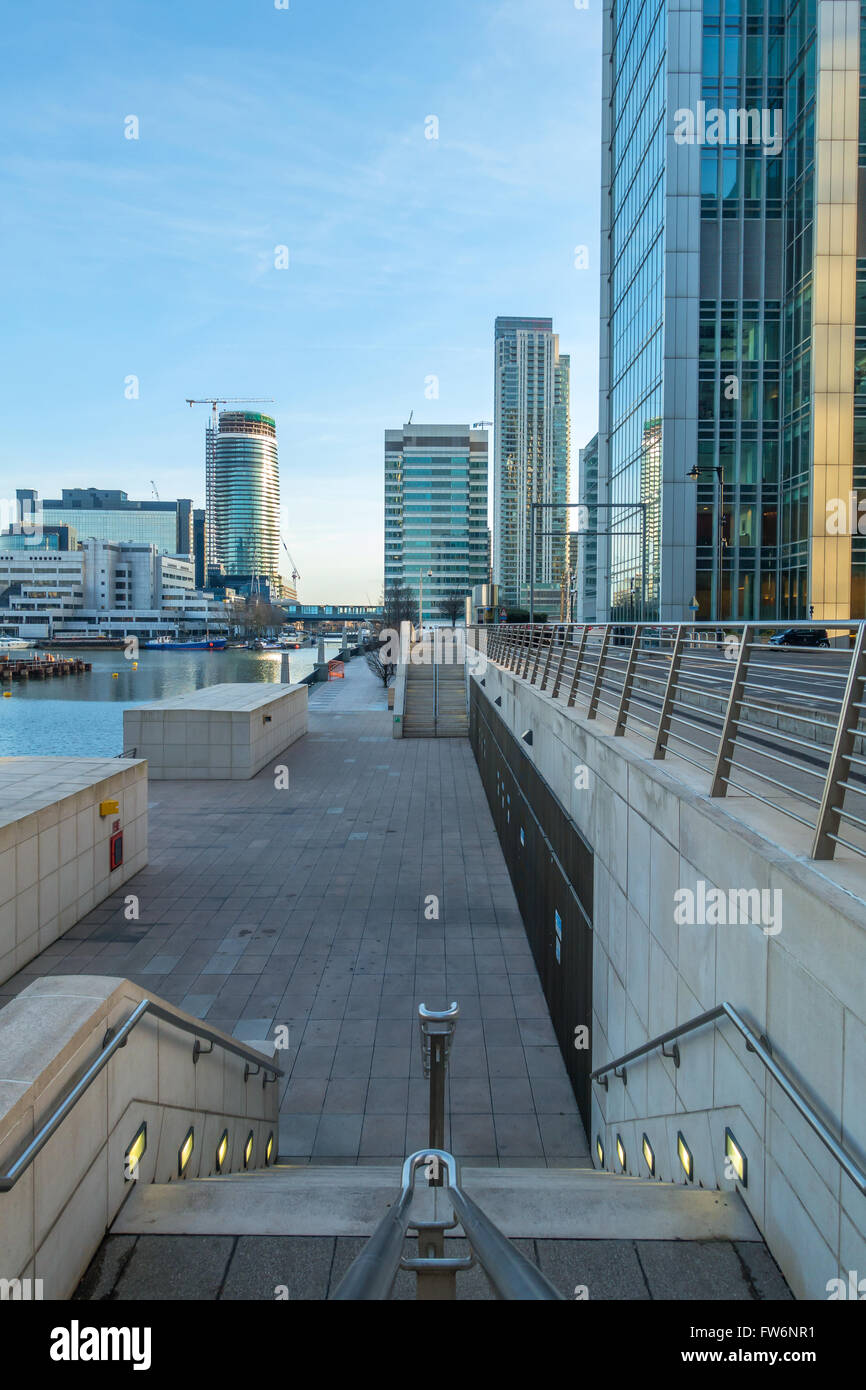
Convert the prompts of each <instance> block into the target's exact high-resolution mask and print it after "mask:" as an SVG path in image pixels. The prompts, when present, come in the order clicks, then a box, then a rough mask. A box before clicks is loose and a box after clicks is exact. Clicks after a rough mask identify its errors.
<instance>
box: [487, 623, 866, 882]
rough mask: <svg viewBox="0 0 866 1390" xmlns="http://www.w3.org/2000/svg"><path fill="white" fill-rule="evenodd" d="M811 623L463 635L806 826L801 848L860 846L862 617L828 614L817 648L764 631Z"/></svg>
mask: <svg viewBox="0 0 866 1390" xmlns="http://www.w3.org/2000/svg"><path fill="white" fill-rule="evenodd" d="M814 626H815V625H814V624H811V623H801V624H796V623H794V624H792V623H787V624H786V623H724V624H723V625H722V624H718V623H606V624H600V625H599V624H582V623H544V624H535V625H534V626H530V625H529V624H497V625H496V626H493V625H491V626H490V627H488V628H477V629H475V630H474V633H473V637H474V642H475V645H476V646H477V647H478V648H479V649H480V650H481V651H482V652H483V653H484V655H485V656H486V659H487V660H488V661H491V662H493V663H494V664H496V665H498V666H500V667H502V668H503V669H504V670H506V671H509V672H510V673H511V674H512V675H514V676H517V677H519V678H520V679H522V680H525V681H527V682H528V683H529V685H530V686H532V687H534V688H536V689H538V690H539V691H541V692H543V693H544V694H546V695H548V696H550V698H551V699H553V700H554V701H557V702H559V703H562V704H563V705H564V706H565V707H566V708H568V709H574V710H575V711H576V712H578V713H580V714H582V715H583V716H584V717H585V718H587V719H592V720H606V721H607V722H608V725H609V728H610V731H611V732H612V733H613V734H614V736H617V737H621V736H622V735H624V734H628V735H629V736H631V737H635V738H638V739H640V740H642V741H643V742H644V743H645V744H646V745H647V747H648V749H649V750H650V751H649V756H650V757H652V758H653V759H655V760H670V759H679V760H682V761H684V762H686V763H688V764H690V765H691V766H692V767H694V768H697V769H698V770H699V771H700V772H701V773H704V774H706V776H707V791H708V793H709V795H710V796H712V797H724V796H727V795H729V794H730V793H731V792H735V793H739V794H741V795H744V796H746V797H748V798H750V799H753V800H756V801H759V802H762V803H763V804H764V805H766V806H768V807H772V808H773V810H775V811H778V812H779V813H780V814H782V815H784V816H787V817H789V818H790V819H792V820H794V821H797V822H798V823H799V824H801V825H803V826H805V827H806V828H807V830H808V831H809V832H810V856H811V858H813V859H832V858H833V857H834V855H835V853H836V847H837V846H839V845H841V846H843V847H844V848H845V849H847V850H850V851H852V852H853V853H855V854H858V855H866V800H864V798H866V726H864V720H866V687H864V682H866V624H864V623H862V622H832V623H830V622H827V623H825V624H824V625H823V628H822V630H823V631H826V632H827V634H828V642H829V645H828V646H827V647H826V648H821V647H815V646H777V645H774V644H771V642H770V640H769V639H770V638H771V637H772V635H773V634H774V633H781V632H787V631H788V630H790V629H791V628H797V627H799V628H801V629H803V628H810V629H813V628H814Z"/></svg>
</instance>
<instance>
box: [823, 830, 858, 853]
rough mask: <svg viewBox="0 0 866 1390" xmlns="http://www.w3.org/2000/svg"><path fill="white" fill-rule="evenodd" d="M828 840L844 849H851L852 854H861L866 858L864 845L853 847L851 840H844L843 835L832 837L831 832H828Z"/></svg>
mask: <svg viewBox="0 0 866 1390" xmlns="http://www.w3.org/2000/svg"><path fill="white" fill-rule="evenodd" d="M827 839H828V840H832V841H833V842H834V844H837V845H841V846H842V848H843V849H850V850H851V852H852V854H860V855H863V857H864V858H866V849H864V848H863V846H862V845H852V843H851V841H850V840H843V839H842V836H841V835H831V834H830V832H829V830H828V831H827Z"/></svg>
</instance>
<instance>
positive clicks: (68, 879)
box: [0, 758, 147, 982]
mask: <svg viewBox="0 0 866 1390" xmlns="http://www.w3.org/2000/svg"><path fill="white" fill-rule="evenodd" d="M115 802H116V804H117V810H116V811H115V810H114V809H113V807H112V805H111V803H115ZM0 808H2V809H0V982H2V981H3V980H8V979H9V977H10V976H12V975H14V974H15V973H16V972H17V971H19V970H21V969H23V967H24V966H25V965H26V964H27V962H28V961H30V960H32V959H33V957H34V956H36V955H38V954H39V952H40V951H44V950H45V948H46V947H47V946H50V945H51V944H52V942H54V941H56V940H57V938H58V937H59V936H61V935H62V934H63V933H64V932H66V931H68V930H69V928H70V927H72V926H74V925H75V923H76V922H78V921H80V919H81V918H82V917H84V916H86V915H87V913H88V912H90V911H92V909H93V908H94V907H96V906H97V905H98V904H99V903H101V902H102V900H103V899H104V898H107V897H108V895H109V894H110V893H114V892H116V891H117V889H118V888H120V886H121V885H122V884H124V883H125V882H126V880H127V879H128V878H131V877H132V875H133V874H137V873H138V871H139V870H140V869H143V868H144V866H145V865H146V863H147V768H146V765H145V763H144V762H142V761H138V760H135V761H130V760H124V761H122V762H121V761H118V759H116V758H0ZM118 830H119V831H121V832H122V837H123V838H122V862H120V863H119V865H118V867H117V868H114V869H112V867H111V864H112V858H111V854H112V850H111V840H112V836H116V834H117V832H118ZM118 848H119V846H118V843H117V841H116V839H115V845H114V854H115V858H116V856H117V852H118Z"/></svg>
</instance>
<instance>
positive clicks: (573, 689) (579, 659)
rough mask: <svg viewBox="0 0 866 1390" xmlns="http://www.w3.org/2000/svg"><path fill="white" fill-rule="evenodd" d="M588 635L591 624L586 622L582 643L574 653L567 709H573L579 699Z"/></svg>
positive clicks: (582, 633)
mask: <svg viewBox="0 0 866 1390" xmlns="http://www.w3.org/2000/svg"><path fill="white" fill-rule="evenodd" d="M588 636H589V624H588V623H584V625H583V629H582V631H581V634H580V643H579V644H578V648H577V651H576V652H575V655H574V671H573V672H572V676H571V685H570V686H569V688H568V699H567V701H566V708H567V709H572V708H573V707H574V702H575V700H576V699H577V691H578V687H579V686H580V668H581V665H582V664H583V653H584V651H585V650H586V639H587V637H588Z"/></svg>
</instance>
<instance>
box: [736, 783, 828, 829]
mask: <svg viewBox="0 0 866 1390" xmlns="http://www.w3.org/2000/svg"><path fill="white" fill-rule="evenodd" d="M748 771H751V768H749V769H748ZM722 781H723V782H725V783H726V784H727V786H729V787H733V788H734V791H738V792H742V793H743V794H744V796H750V797H751V798H752V799H753V800H754V801H760V802H762V803H763V805H764V806H770V807H772V809H773V810H774V811H778V812H779V814H780V815H782V816H788V817H789V818H790V819H791V820H795V821H798V822H799V823H800V825H805V826H806V828H807V830H814V829H815V825H814V822H813V821H810V820H807V819H806V817H805V816H798V815H797V812H796V811H792V810H790V808H789V807H787V806H782V805H781V804H780V803H779V802H778V801H771V800H770V798H769V797H768V796H761V793H760V792H756V791H754V790H753V789H752V788H751V787H744V786H743V784H742V782H735V781H734V779H733V778H732V777H723V778H722Z"/></svg>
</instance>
